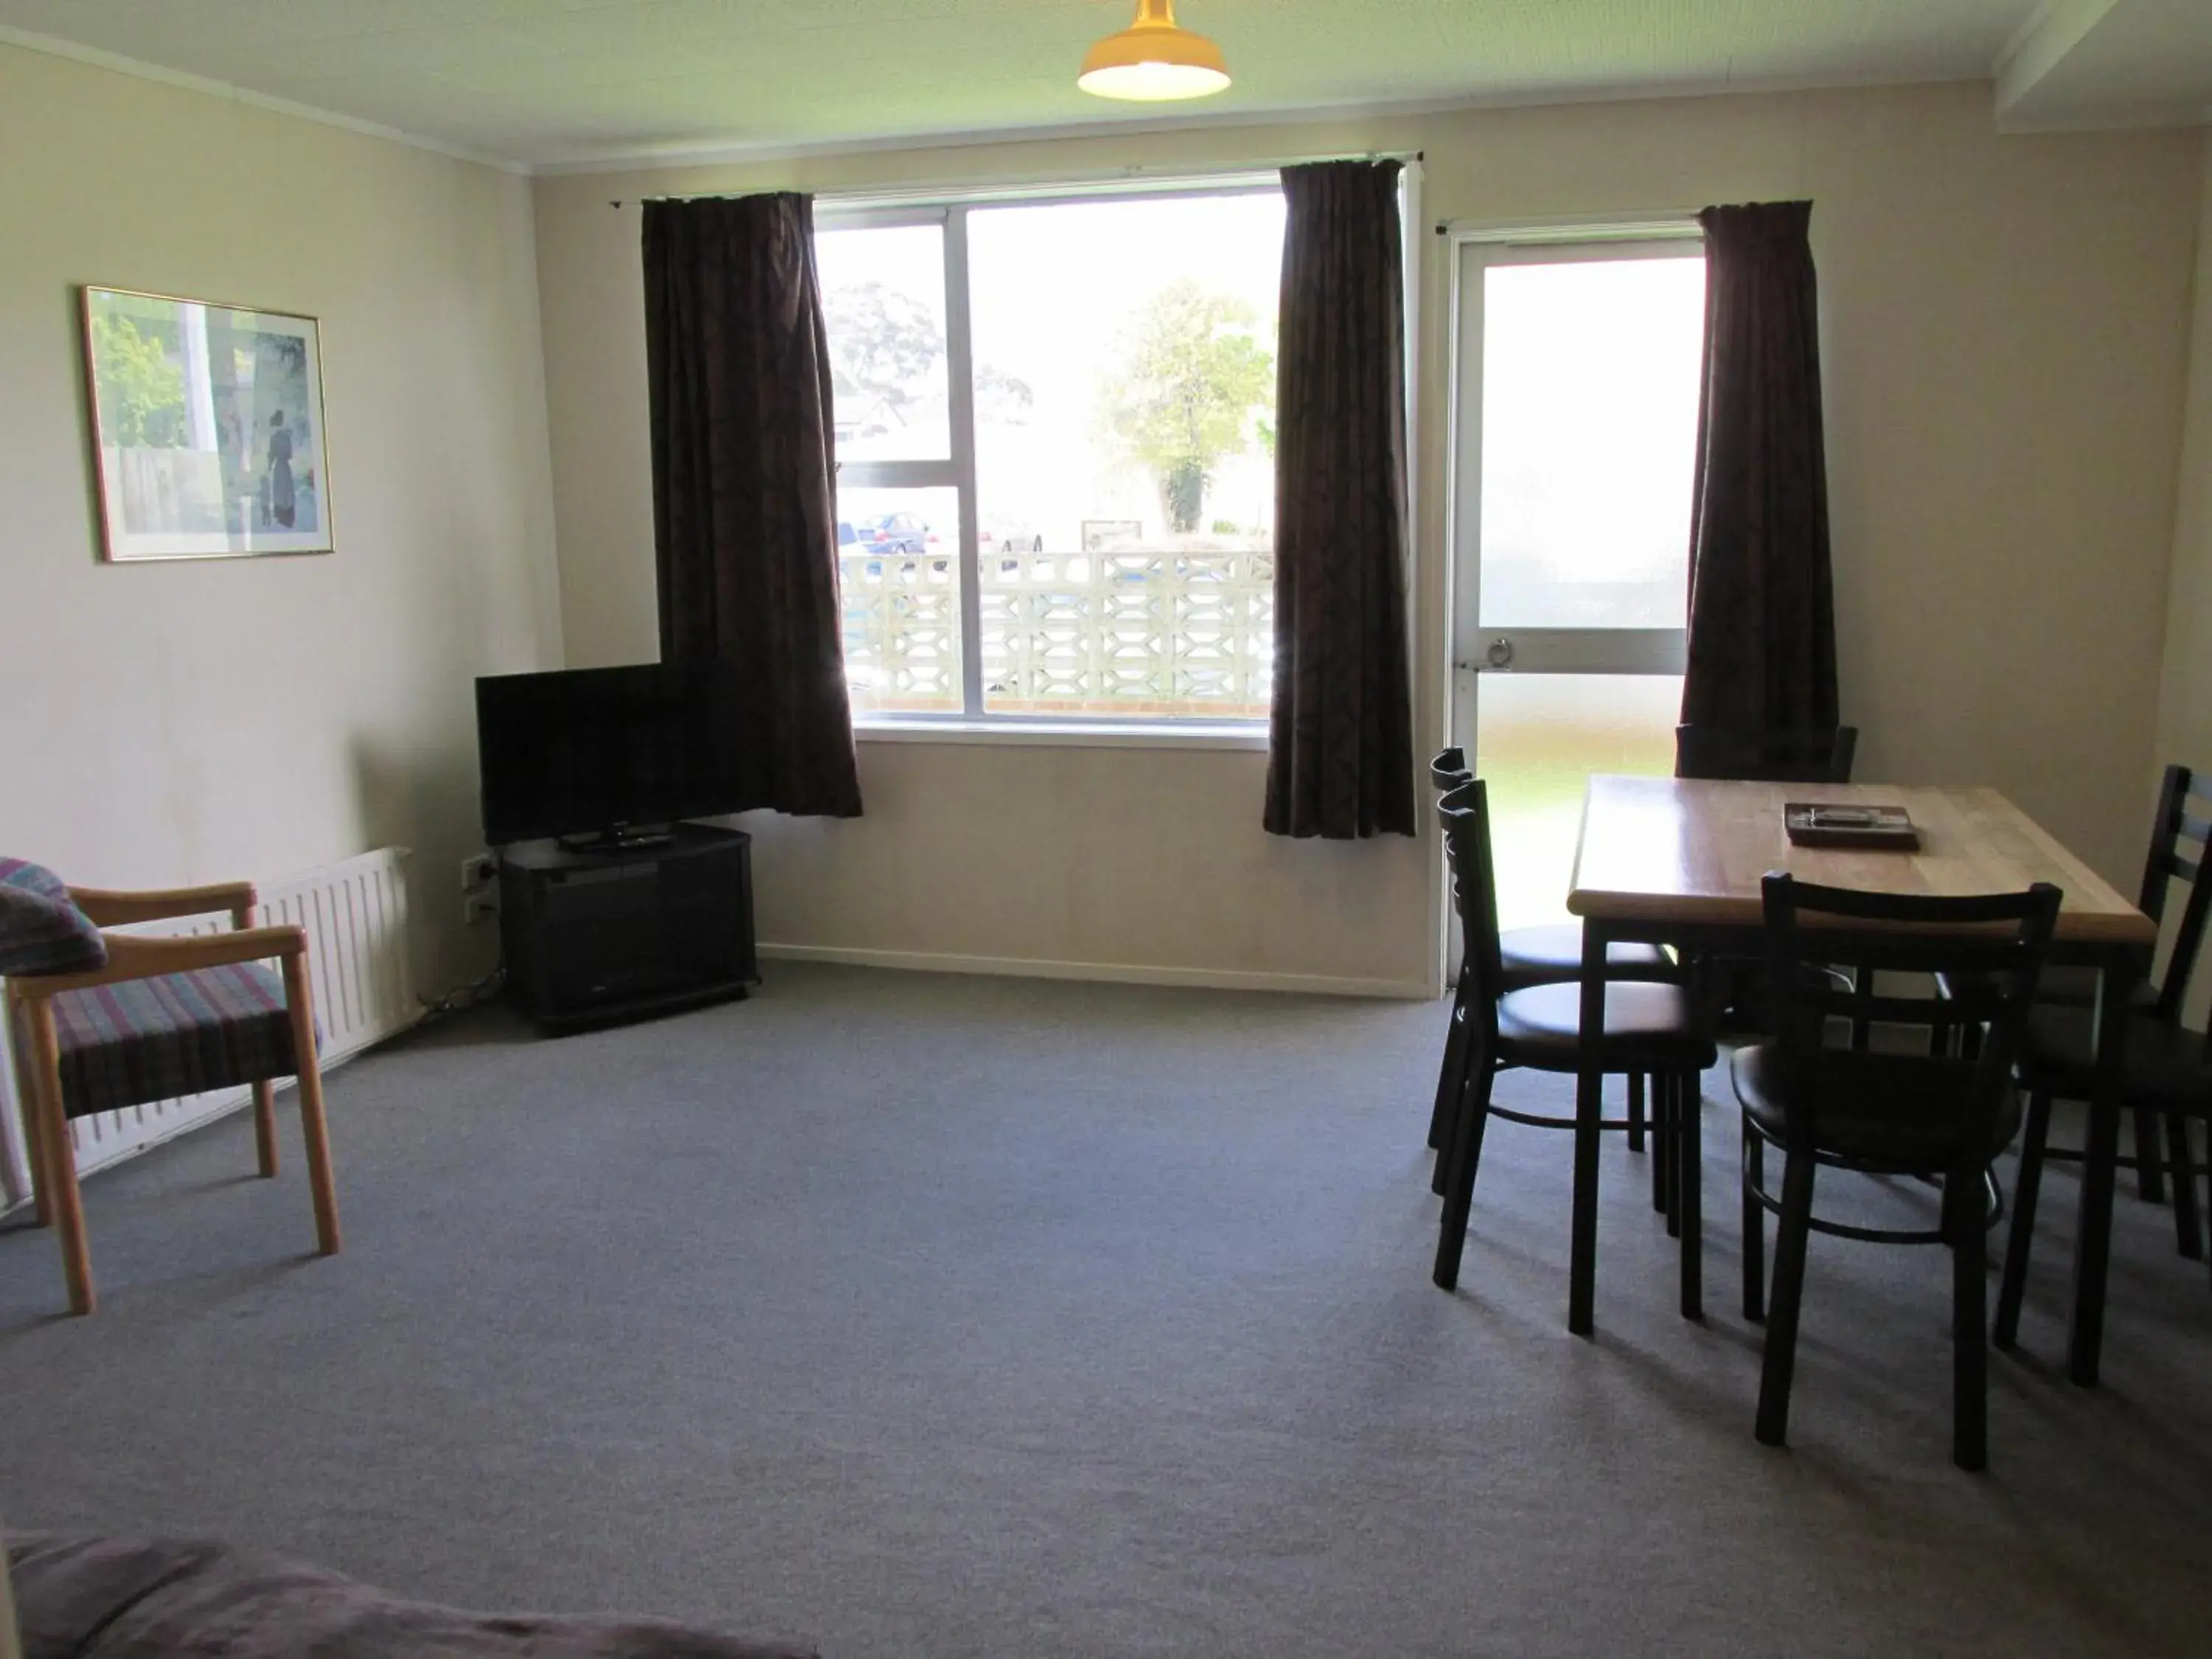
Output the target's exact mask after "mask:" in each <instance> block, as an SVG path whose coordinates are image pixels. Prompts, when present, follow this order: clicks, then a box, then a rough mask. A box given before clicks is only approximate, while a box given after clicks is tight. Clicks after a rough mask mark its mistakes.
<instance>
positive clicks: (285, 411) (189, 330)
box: [82, 284, 335, 563]
mask: <svg viewBox="0 0 2212 1659" xmlns="http://www.w3.org/2000/svg"><path fill="white" fill-rule="evenodd" d="M82 310H83V321H84V361H85V384H86V387H87V395H88V401H89V403H90V406H91V417H92V418H91V421H90V426H91V428H92V447H93V469H94V477H95V479H96V481H97V484H98V489H99V495H100V554H101V556H102V557H103V558H104V559H106V560H107V561H108V562H112V563H131V562H138V561H142V560H149V559H223V558H248V557H257V556H267V555H270V554H287V553H328V552H331V551H332V550H334V548H335V542H334V541H333V538H332V535H331V500H330V471H329V464H328V459H327V455H326V453H325V445H324V428H323V368H322V343H321V336H320V331H319V326H318V325H317V322H316V319H314V318H313V317H306V316H299V315H295V314H294V313H289V312H281V311H264V310H261V309H259V308H258V307H252V306H240V305H229V304H223V303H218V302H216V301H205V300H187V299H183V298H180V297H179V296H177V295H166V294H146V293H141V292H138V291H137V290H136V289H116V288H98V287H94V286H91V285H89V284H88V285H87V286H86V287H85V288H84V289H83V290H82Z"/></svg>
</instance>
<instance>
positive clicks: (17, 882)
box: [0, 858, 107, 974]
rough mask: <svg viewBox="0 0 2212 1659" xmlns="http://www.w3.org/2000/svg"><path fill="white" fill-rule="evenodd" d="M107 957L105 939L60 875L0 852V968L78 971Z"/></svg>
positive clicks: (33, 971) (100, 963) (22, 971)
mask: <svg viewBox="0 0 2212 1659" xmlns="http://www.w3.org/2000/svg"><path fill="white" fill-rule="evenodd" d="M106 961H107V941H106V940H105V939H102V938H100V929H99V928H97V927H94V926H93V925H92V922H91V921H90V920H89V919H88V917H87V916H86V915H85V914H84V912H83V911H82V910H80V909H78V908H76V901H74V900H73V899H71V898H70V891H69V887H68V884H66V883H64V881H63V880H62V878H60V877H59V876H58V875H56V874H55V873H54V872H52V871H51V870H49V869H47V868H46V866H44V865H40V864H33V863H30V862H29V861H28V860H24V859H10V858H0V974H76V973H82V972H84V971H85V970H87V969H93V968H98V967H101V966H103V965H105V963H106Z"/></svg>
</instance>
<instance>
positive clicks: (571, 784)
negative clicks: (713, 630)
mask: <svg viewBox="0 0 2212 1659" xmlns="http://www.w3.org/2000/svg"><path fill="white" fill-rule="evenodd" d="M739 719H740V715H739V712H738V689H737V678H736V674H735V671H734V670H733V669H732V667H731V665H728V664H726V663H647V664H641V665H638V666H636V667H632V668H578V669H565V670H560V671H555V672H552V673H545V674H495V675H489V676H487V677H485V678H482V679H479V680H478V681H477V757H478V762H479V764H480V765H481V766H482V769H483V831H484V840H485V841H486V842H488V843H489V844H490V845H492V846H495V847H496V846H499V845H501V844H502V843H503V842H513V841H530V840H533V839H535V838H537V837H539V836H579V835H597V834H601V833H604V832H607V831H611V830H615V829H621V828H623V827H626V826H629V825H633V824H663V823H673V822H675V821H676V820H677V819H678V818H691V817H710V816H712V815H714V814H715V813H718V812H734V811H741V810H742V809H743V808H744V806H745V805H748V803H747V802H746V801H745V800H744V793H743V781H742V779H741V777H740V775H739V771H738V762H737V755H736V748H735V744H733V743H732V737H733V735H734V734H735V732H737V731H738V721H739Z"/></svg>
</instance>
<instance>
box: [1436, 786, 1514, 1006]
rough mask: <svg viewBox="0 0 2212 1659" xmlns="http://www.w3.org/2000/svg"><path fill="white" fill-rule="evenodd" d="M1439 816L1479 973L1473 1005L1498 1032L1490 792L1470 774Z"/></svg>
mask: <svg viewBox="0 0 2212 1659" xmlns="http://www.w3.org/2000/svg"><path fill="white" fill-rule="evenodd" d="M1437 817H1438V819H1439V820H1440V821H1441V822H1442V823H1443V831H1444V851H1445V854H1446V855H1447V856H1448V857H1449V860H1451V871H1452V899H1453V902H1454V904H1455V906H1456V908H1457V909H1458V911H1459V926H1460V935H1461V938H1462V940H1463V941H1464V948H1465V949H1466V951H1467V963H1468V969H1469V970H1470V972H1471V974H1472V975H1473V978H1474V984H1473V986H1472V987H1470V988H1471V989H1472V990H1473V992H1474V998H1473V1000H1472V1001H1471V1002H1470V1003H1469V1004H1468V1006H1469V1008H1470V1009H1471V1010H1474V1011H1475V1013H1474V1017H1475V1018H1480V1020H1481V1021H1482V1022H1483V1024H1484V1026H1485V1028H1486V1031H1487V1033H1488V1034H1489V1035H1490V1036H1492V1037H1494V1036H1496V1028H1497V1024H1498V992H1499V990H1500V989H1501V988H1502V987H1501V986H1500V984H1499V981H1501V980H1502V979H1503V978H1504V964H1503V963H1502V961H1501V960H1500V955H1499V947H1498V881H1497V875H1496V872H1495V871H1494V870H1493V869H1492V866H1491V855H1490V795H1489V792H1488V790H1487V789H1486V787H1485V786H1484V784H1483V782H1482V781H1481V780H1480V778H1470V779H1468V781H1466V782H1465V783H1462V784H1460V785H1459V786H1457V787H1455V788H1453V789H1451V790H1449V791H1448V792H1447V793H1445V795H1444V797H1443V799H1441V800H1439V801H1438V802H1437Z"/></svg>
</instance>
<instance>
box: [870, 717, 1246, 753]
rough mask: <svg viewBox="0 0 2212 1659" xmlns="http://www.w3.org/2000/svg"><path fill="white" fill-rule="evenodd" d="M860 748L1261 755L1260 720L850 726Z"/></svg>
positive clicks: (932, 722)
mask: <svg viewBox="0 0 2212 1659" xmlns="http://www.w3.org/2000/svg"><path fill="white" fill-rule="evenodd" d="M853 737H854V740H855V741H856V742H860V743H969V744H983V745H986V746H992V747H1000V746H1002V747H1006V748H1013V749H1245V750H1265V749H1266V748H1267V722H1266V721H1264V720H1252V721H1237V722H1235V723H1233V724H1232V723H1230V722H1227V721H1218V722H1213V723H1211V724H1209V723H1206V722H1204V721H1199V720H1192V721H1189V722H1187V723H1185V722H1180V721H1177V722H1170V721H1166V720H1161V721H1157V722H1143V723H1139V722H1125V723H1121V724H1115V723H1112V722H1109V721H1104V720H1099V721H1086V722H1085V723H1084V724H1081V725H1077V724H1075V723H1073V722H1072V721H1070V722H1059V721H1052V720H878V721H876V722H874V723H872V724H863V723H861V722H860V721H857V720H856V721H855V722H854V726H853Z"/></svg>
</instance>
